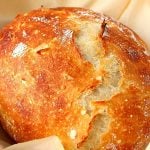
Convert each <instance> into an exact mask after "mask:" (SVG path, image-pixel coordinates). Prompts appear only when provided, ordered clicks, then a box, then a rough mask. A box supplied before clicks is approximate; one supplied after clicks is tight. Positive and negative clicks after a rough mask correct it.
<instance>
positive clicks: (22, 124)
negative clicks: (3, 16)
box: [0, 8, 150, 150]
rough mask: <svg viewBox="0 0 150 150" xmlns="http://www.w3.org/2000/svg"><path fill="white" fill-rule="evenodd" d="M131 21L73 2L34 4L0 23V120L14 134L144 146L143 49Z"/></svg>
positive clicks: (148, 83)
mask: <svg viewBox="0 0 150 150" xmlns="http://www.w3.org/2000/svg"><path fill="white" fill-rule="evenodd" d="M146 50H147V47H146V45H145V44H144V42H143V41H142V40H141V39H140V38H139V36H138V35H137V34H136V33H134V32H133V31H132V30H131V29H129V28H127V27H126V26H124V25H122V24H121V23H119V22H117V21H114V20H113V19H112V18H110V17H107V16H105V15H103V14H98V13H94V12H93V11H90V10H85V9H81V8H56V9H46V8H41V9H38V10H33V11H31V12H29V13H25V14H23V15H18V16H17V17H16V18H15V19H14V20H13V21H12V22H11V23H10V24H9V25H7V26H6V27H4V28H3V29H2V30H1V31H0V68H1V69H0V81H1V82H0V121H1V124H2V126H3V128H4V129H5V130H6V131H7V132H8V134H9V135H10V136H11V137H12V138H13V139H14V140H15V141H16V142H23V141H29V140H33V139H38V138H42V137H47V136H51V135H56V136H58V137H59V138H60V139H61V141H62V143H63V145H64V147H65V149H66V150H77V149H78V150H123V149H124V150H125V149H126V150H144V149H145V147H146V146H147V144H148V142H149V141H150V56H148V55H147V53H146Z"/></svg>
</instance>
